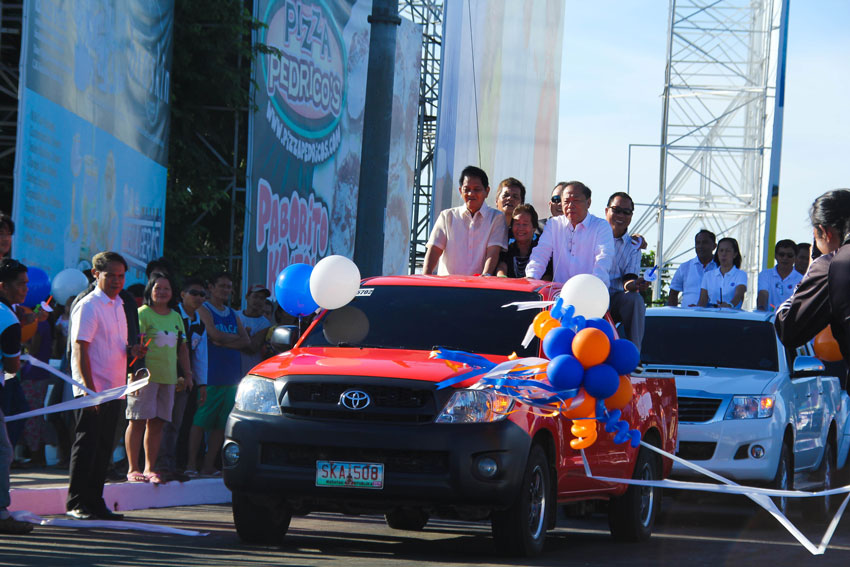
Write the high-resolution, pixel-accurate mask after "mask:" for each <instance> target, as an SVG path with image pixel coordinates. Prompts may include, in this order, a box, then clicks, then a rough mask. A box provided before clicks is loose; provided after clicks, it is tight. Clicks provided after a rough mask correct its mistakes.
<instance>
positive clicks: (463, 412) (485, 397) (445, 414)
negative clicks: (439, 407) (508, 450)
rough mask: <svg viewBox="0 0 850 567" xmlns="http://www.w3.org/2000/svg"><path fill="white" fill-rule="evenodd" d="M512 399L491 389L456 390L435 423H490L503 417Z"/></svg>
mask: <svg viewBox="0 0 850 567" xmlns="http://www.w3.org/2000/svg"><path fill="white" fill-rule="evenodd" d="M513 403H514V402H513V399H511V398H510V397H509V396H503V395H502V394H497V393H495V392H493V391H492V390H458V391H457V392H455V393H454V394H452V397H451V398H450V399H449V401H448V403H447V404H446V406H445V407H444V408H443V411H441V412H440V415H439V416H437V423H490V422H493V421H500V420H502V419H505V418H506V417H507V415H508V412H509V411H510V409H511V408H512V407H513Z"/></svg>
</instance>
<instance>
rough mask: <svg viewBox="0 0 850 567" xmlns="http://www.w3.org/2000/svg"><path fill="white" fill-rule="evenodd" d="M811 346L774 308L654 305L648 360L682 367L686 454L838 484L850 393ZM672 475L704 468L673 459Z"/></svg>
mask: <svg viewBox="0 0 850 567" xmlns="http://www.w3.org/2000/svg"><path fill="white" fill-rule="evenodd" d="M812 354H813V353H812V351H811V347H810V346H808V345H806V346H804V347H801V348H799V349H797V350H796V351H791V352H786V349H785V348H784V347H783V346H782V343H780V342H779V340H778V339H777V337H776V332H775V331H774V328H773V314H772V313H765V312H744V311H737V310H731V309H700V308H696V309H687V308H676V307H662V308H657V309H649V310H647V312H646V333H645V335H644V341H643V347H642V352H641V363H642V364H643V372H644V373H645V374H648V375H654V374H665V375H666V374H670V373H672V374H673V375H674V376H675V377H676V390H677V392H678V396H679V446H678V454H679V456H681V457H682V458H684V459H687V460H690V461H693V462H695V463H696V464H699V465H701V466H703V467H705V468H707V469H709V470H711V471H713V472H716V473H718V474H721V475H723V476H726V477H727V478H731V479H733V480H736V481H743V483H745V484H747V483H753V482H755V483H764V484H768V485H771V486H774V487H777V488H786V489H790V488H798V489H804V490H805V489H819V488H822V487H823V488H828V487H831V486H833V484H834V482H835V480H836V476H837V474H836V473H837V471H838V470H840V469H841V468H843V467H845V465H847V456H848V447H850V421H849V420H848V419H847V417H848V411H850V398H848V396H847V393H846V392H845V391H844V390H843V389H842V388H841V384H840V383H839V380H838V378H836V377H835V376H829V375H827V372H826V370H825V368H824V365H823V364H822V363H821V361H820V360H818V359H817V358H814V357H813V356H812ZM673 475H674V476H679V477H691V476H696V475H698V473H695V472H694V471H692V470H691V469H689V468H686V467H683V466H681V465H677V464H674V465H673ZM812 500H813V501H814V500H822V499H812ZM834 501H835V499H834V498H833V499H832V501H830V499H825V502H822V503H819V504H817V505H818V506H820V507H822V508H824V511H826V510H828V509H829V508H830V506H831V505H832V504H834ZM780 504H781V505H782V506H783V507H785V506H787V499H783V501H781V502H780Z"/></svg>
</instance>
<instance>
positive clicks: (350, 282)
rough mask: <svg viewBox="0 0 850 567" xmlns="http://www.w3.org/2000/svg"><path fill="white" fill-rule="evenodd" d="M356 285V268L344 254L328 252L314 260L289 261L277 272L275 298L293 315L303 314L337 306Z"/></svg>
mask: <svg viewBox="0 0 850 567" xmlns="http://www.w3.org/2000/svg"><path fill="white" fill-rule="evenodd" d="M358 289H360V270H359V269H358V268H357V265H356V264H355V263H354V262H352V261H351V260H349V259H348V258H346V257H345V256H338V255H334V256H328V257H326V258H322V259H321V260H319V261H318V263H316V266H315V267H313V266H310V265H309V264H291V265H289V266H287V267H286V268H284V269H283V270H282V271H281V272H280V274H278V276H277V280H276V281H275V285H274V293H275V299H277V302H278V304H279V305H280V306H281V308H282V309H283V310H284V311H286V312H287V313H289V314H290V315H292V316H294V317H303V316H305V315H309V314H310V313H312V312H314V311H315V310H316V309H318V308H319V307H321V308H323V309H338V308H340V307H342V306H343V305H346V304H347V303H348V302H350V301H351V300H352V299H354V296H355V295H356V294H357V290H358Z"/></svg>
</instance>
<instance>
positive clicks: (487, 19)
mask: <svg viewBox="0 0 850 567" xmlns="http://www.w3.org/2000/svg"><path fill="white" fill-rule="evenodd" d="M563 21H564V4H563V2H562V1H561V0H528V1H526V2H511V1H508V0H492V1H490V2H486V3H485V2H472V3H470V2H446V4H445V18H444V31H443V60H442V68H441V77H440V103H439V123H438V130H437V148H436V155H435V163H434V167H435V183H434V199H433V210H432V219H436V218H437V214H438V213H439V212H440V211H442V210H443V209H446V208H449V207H451V206H454V205H457V204H459V202H460V197H459V195H458V192H457V188H458V183H457V176H458V175H459V173H460V171H461V170H462V169H463V168H464V167H465V166H467V165H478V166H480V167H481V168H483V169H484V171H486V172H487V174H488V176H489V177H490V186H491V189H492V191H491V193H490V197H489V202H490V204H491V206H495V197H496V195H495V190H496V187H497V186H498V184H499V181H500V180H502V179H504V178H506V177H516V178H517V179H519V180H520V181H522V182H523V184H524V185H525V187H526V189H527V195H526V201H527V202H530V203H532V204H533V205H534V208H535V209H536V210H537V211H538V214H539V215H540V216H541V217H542V218H545V217H547V216H548V211H549V207H548V201H549V195H550V193H551V189H552V187H553V186H554V185H555V183H556V179H555V173H556V172H555V169H556V159H557V149H558V97H559V89H560V80H561V44H562V38H563ZM484 30H486V33H473V31H476V32H480V31H484Z"/></svg>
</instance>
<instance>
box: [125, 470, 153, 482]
mask: <svg viewBox="0 0 850 567" xmlns="http://www.w3.org/2000/svg"><path fill="white" fill-rule="evenodd" d="M147 481H148V479H147V477H146V476H145V475H144V474H142V473H140V472H129V473H127V482H147Z"/></svg>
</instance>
